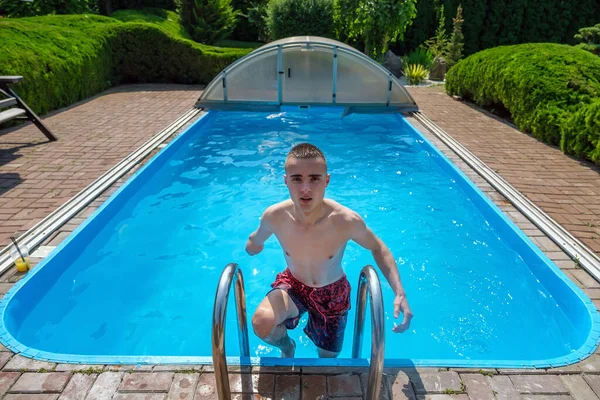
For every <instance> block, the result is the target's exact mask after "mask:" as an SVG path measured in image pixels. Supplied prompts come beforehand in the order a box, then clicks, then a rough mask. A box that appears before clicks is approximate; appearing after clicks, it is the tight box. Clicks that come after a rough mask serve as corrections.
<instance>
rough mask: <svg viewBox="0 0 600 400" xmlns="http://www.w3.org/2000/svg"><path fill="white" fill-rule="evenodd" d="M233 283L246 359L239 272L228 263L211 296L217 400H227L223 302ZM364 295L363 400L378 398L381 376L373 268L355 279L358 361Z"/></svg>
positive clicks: (380, 323)
mask: <svg viewBox="0 0 600 400" xmlns="http://www.w3.org/2000/svg"><path fill="white" fill-rule="evenodd" d="M234 281H235V302H236V309H237V317H238V318H237V319H238V337H239V341H240V351H241V353H242V354H241V356H242V357H249V356H250V350H249V346H248V326H247V322H246V295H245V292H244V280H243V277H242V270H241V269H240V268H239V266H238V264H235V263H230V264H227V266H225V269H224V270H223V273H222V274H221V278H220V279H219V285H218V287H217V294H216V296H215V304H214V312H213V328H212V358H213V364H214V369H215V379H216V381H217V394H218V396H219V400H230V399H231V390H230V388H229V375H228V374H227V359H226V357H225V314H226V311H227V299H228V297H229V290H230V289H231V284H232V283H233V282H234ZM367 293H369V297H370V300H371V364H370V367H369V380H368V383H367V399H368V400H375V399H378V398H379V391H380V390H381V378H382V374H383V355H384V348H385V334H384V323H385V322H384V314H383V296H382V295H381V284H380V282H379V277H378V276H377V272H375V268H373V266H371V265H366V266H365V267H364V268H363V269H362V271H361V272H360V277H359V278H358V294H357V297H356V302H357V308H356V321H355V323H354V341H353V343H352V357H353V358H359V356H360V350H361V345H362V337H363V331H364V322H365V307H366V302H367Z"/></svg>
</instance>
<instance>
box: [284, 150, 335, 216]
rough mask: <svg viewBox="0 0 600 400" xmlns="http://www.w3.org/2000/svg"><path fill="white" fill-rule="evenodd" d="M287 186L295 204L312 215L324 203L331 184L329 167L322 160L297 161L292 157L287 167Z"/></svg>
mask: <svg viewBox="0 0 600 400" xmlns="http://www.w3.org/2000/svg"><path fill="white" fill-rule="evenodd" d="M285 172H286V175H285V176H284V178H285V184H286V185H287V187H288V190H289V191H290V198H291V199H292V201H293V202H294V204H295V205H296V206H298V207H300V209H301V210H302V211H303V212H304V213H310V212H311V211H312V210H314V209H315V207H317V206H318V205H320V204H321V202H322V201H323V197H325V188H326V187H327V185H328V184H329V175H328V174H327V165H326V164H325V160H323V159H322V158H320V157H319V158H311V159H297V158H295V157H293V156H292V157H290V158H288V160H287V163H286V166H285Z"/></svg>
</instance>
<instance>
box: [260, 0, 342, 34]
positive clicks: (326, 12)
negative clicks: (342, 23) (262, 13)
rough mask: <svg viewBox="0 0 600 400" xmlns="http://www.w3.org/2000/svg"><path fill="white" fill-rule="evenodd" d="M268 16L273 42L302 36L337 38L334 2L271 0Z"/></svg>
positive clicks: (327, 0)
mask: <svg viewBox="0 0 600 400" xmlns="http://www.w3.org/2000/svg"><path fill="white" fill-rule="evenodd" d="M267 14H268V16H267V27H268V29H269V35H270V38H271V40H277V39H282V38H286V37H290V36H301V35H313V36H323V37H329V38H334V37H335V33H334V31H335V29H334V21H333V0H270V2H269V6H268V10H267Z"/></svg>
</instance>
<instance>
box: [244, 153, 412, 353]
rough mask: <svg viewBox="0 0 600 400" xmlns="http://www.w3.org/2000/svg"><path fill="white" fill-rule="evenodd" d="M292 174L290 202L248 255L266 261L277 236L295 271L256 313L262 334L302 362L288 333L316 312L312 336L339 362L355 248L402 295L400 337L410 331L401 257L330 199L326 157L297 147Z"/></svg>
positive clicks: (273, 215) (269, 219) (309, 328)
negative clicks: (347, 255) (346, 266)
mask: <svg viewBox="0 0 600 400" xmlns="http://www.w3.org/2000/svg"><path fill="white" fill-rule="evenodd" d="M285 172H286V175H285V176H284V178H285V183H286V185H287V187H288V189H289V192H290V200H286V201H283V202H281V203H279V204H275V205H273V206H271V207H269V208H267V209H266V210H265V212H264V214H263V215H262V217H261V219H260V225H259V227H258V229H257V230H256V231H255V232H253V233H252V234H251V235H250V237H249V239H248V243H247V244H246V251H247V252H248V254H250V255H255V254H258V253H260V252H261V251H262V250H263V245H264V243H265V241H266V240H267V239H268V238H269V237H270V236H271V234H275V236H276V237H277V239H278V240H279V243H280V244H281V247H282V248H283V250H284V252H285V258H286V261H287V265H288V267H287V269H286V270H285V271H283V272H281V273H279V274H277V277H276V279H275V282H273V284H271V287H272V288H273V289H272V290H271V291H270V292H269V293H268V294H267V296H266V297H265V298H264V300H263V301H262V302H261V303H260V305H259V306H258V308H257V309H256V312H255V314H254V316H253V317H252V326H253V328H254V332H255V333H256V334H257V335H258V336H259V337H260V338H262V339H263V340H264V341H265V342H267V343H269V344H271V345H273V346H276V347H278V348H279V349H281V356H282V357H294V352H295V349H296V344H295V343H294V341H293V340H292V339H291V338H290V337H289V336H288V334H287V329H294V328H295V327H296V326H297V325H298V321H299V320H300V317H301V315H302V314H303V313H304V312H307V311H308V315H309V318H308V323H307V325H306V327H305V328H304V332H305V333H306V335H307V336H308V337H309V338H310V339H311V340H312V341H313V343H314V344H315V345H316V346H317V348H318V351H319V357H336V356H337V355H338V354H339V352H340V351H341V349H342V342H343V339H344V329H345V327H346V320H347V318H348V310H349V309H350V284H349V282H348V280H347V279H346V275H345V274H344V271H343V269H342V265H341V262H342V256H343V254H344V250H345V248H346V244H347V243H348V241H349V240H354V241H355V242H356V243H358V244H359V245H361V246H362V247H364V248H366V249H368V250H370V251H371V253H372V254H373V258H374V259H375V261H376V263H377V266H378V267H379V269H380V270H381V272H383V274H384V275H385V277H386V279H387V281H388V282H389V284H390V286H391V287H392V289H393V290H394V293H395V294H396V297H395V299H394V318H398V317H399V315H400V312H401V311H402V313H403V314H404V319H403V321H402V324H401V325H397V326H394V328H393V330H394V332H404V331H405V330H407V329H408V327H409V325H410V320H411V318H412V312H411V310H410V307H409V305H408V301H407V300H406V294H405V293H404V289H403V287H402V283H401V282H400V275H399V272H398V268H397V266H396V262H395V261H394V257H393V256H392V253H391V252H390V250H389V249H388V248H387V246H386V245H385V244H384V243H383V242H382V241H381V240H380V239H379V238H378V237H377V236H375V234H373V232H372V231H371V230H370V229H369V228H368V227H367V226H366V225H365V222H364V221H363V219H362V218H361V217H360V216H359V215H358V214H357V213H356V212H354V211H352V210H350V209H348V208H346V207H344V206H342V205H341V204H339V203H337V202H335V201H333V200H330V199H325V198H324V196H325V188H326V187H327V185H328V184H329V178H330V176H329V174H328V173H327V163H326V161H325V156H324V155H323V152H321V150H319V149H318V148H317V147H315V146H313V145H311V144H308V143H302V144H299V145H297V146H294V148H292V150H291V151H290V152H289V154H288V156H287V159H286V162H285Z"/></svg>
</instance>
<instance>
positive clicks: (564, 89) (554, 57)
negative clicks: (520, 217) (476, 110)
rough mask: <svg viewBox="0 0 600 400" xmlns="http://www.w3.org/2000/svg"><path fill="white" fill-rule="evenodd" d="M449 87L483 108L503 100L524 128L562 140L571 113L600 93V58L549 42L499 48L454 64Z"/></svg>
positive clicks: (554, 140)
mask: <svg viewBox="0 0 600 400" xmlns="http://www.w3.org/2000/svg"><path fill="white" fill-rule="evenodd" d="M446 90H447V92H448V93H449V94H451V95H459V96H462V97H464V98H466V99H469V100H472V101H473V102H475V103H476V104H478V105H480V106H483V107H486V106H490V105H497V104H502V105H503V106H504V107H505V108H506V109H507V110H508V111H509V112H510V114H511V116H512V118H513V119H514V121H515V123H516V124H517V126H518V127H519V128H520V129H521V130H523V131H525V132H530V133H531V134H532V135H533V136H534V137H536V138H538V139H540V140H542V141H544V142H546V143H549V144H552V145H558V144H559V143H560V142H561V136H562V134H563V131H564V129H565V127H566V125H567V124H568V123H569V122H568V121H569V120H570V119H569V116H570V115H572V114H573V113H575V112H577V111H578V110H580V108H581V107H582V106H584V105H586V104H589V103H591V102H593V101H596V99H598V98H600V58H598V57H596V56H594V55H593V54H591V53H588V52H586V51H583V50H580V49H577V48H574V47H571V46H567V45H559V44H551V43H537V44H534V43H529V44H523V45H515V46H503V47H497V48H494V49H488V50H484V51H482V52H479V53H476V54H474V55H472V56H470V57H468V58H466V59H464V60H462V61H460V62H459V63H458V64H456V65H455V66H454V67H453V68H452V69H451V70H450V71H448V74H447V75H446ZM586 115H587V114H586ZM565 146H566V147H565V148H571V147H570V145H568V144H567V145H565Z"/></svg>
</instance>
